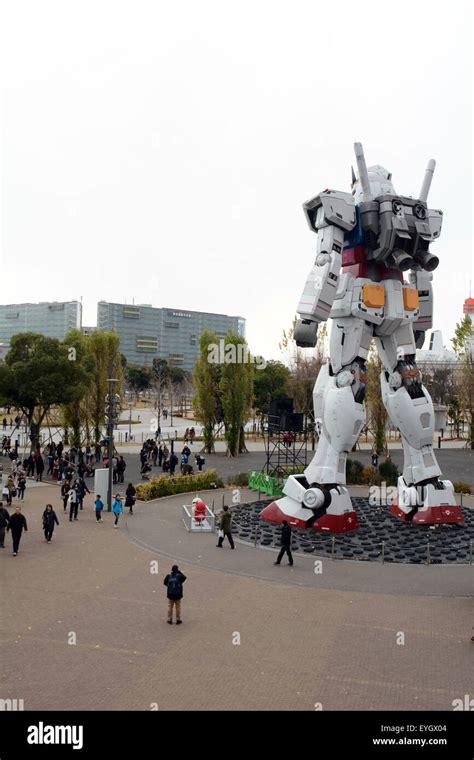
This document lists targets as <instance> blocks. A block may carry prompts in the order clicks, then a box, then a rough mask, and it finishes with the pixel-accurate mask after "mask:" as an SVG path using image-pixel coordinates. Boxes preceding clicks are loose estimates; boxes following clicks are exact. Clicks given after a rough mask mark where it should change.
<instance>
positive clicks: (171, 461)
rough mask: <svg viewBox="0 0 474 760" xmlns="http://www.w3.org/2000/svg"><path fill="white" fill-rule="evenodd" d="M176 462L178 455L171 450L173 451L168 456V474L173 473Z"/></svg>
mask: <svg viewBox="0 0 474 760" xmlns="http://www.w3.org/2000/svg"><path fill="white" fill-rule="evenodd" d="M177 464H178V457H177V456H176V454H175V453H174V451H173V453H172V454H171V456H170V475H174V471H175V470H176V465H177Z"/></svg>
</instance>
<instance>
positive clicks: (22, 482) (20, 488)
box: [16, 473, 26, 501]
mask: <svg viewBox="0 0 474 760" xmlns="http://www.w3.org/2000/svg"><path fill="white" fill-rule="evenodd" d="M16 488H17V492H18V498H19V499H21V500H22V501H23V500H24V498H25V490H26V478H25V475H24V474H23V473H20V475H18V480H17V484H16Z"/></svg>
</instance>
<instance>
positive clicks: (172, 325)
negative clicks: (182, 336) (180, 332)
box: [164, 322, 179, 327]
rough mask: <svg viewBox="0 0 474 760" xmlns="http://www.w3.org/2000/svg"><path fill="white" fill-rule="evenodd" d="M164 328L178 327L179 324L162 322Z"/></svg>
mask: <svg viewBox="0 0 474 760" xmlns="http://www.w3.org/2000/svg"><path fill="white" fill-rule="evenodd" d="M164 325H165V327H179V322H164Z"/></svg>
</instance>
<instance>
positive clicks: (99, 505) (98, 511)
mask: <svg viewBox="0 0 474 760" xmlns="http://www.w3.org/2000/svg"><path fill="white" fill-rule="evenodd" d="M94 507H95V519H96V521H97V522H103V521H102V510H103V509H104V502H103V501H102V499H101V498H100V493H98V494H97V498H96V500H95V502H94Z"/></svg>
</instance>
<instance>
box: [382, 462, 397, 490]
mask: <svg viewBox="0 0 474 760" xmlns="http://www.w3.org/2000/svg"><path fill="white" fill-rule="evenodd" d="M379 473H380V477H381V479H382V480H383V481H384V482H385V483H386V484H387V485H388V486H396V485H397V478H398V476H399V475H400V473H399V471H398V467H397V465H396V464H395V463H394V462H382V464H381V465H379Z"/></svg>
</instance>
